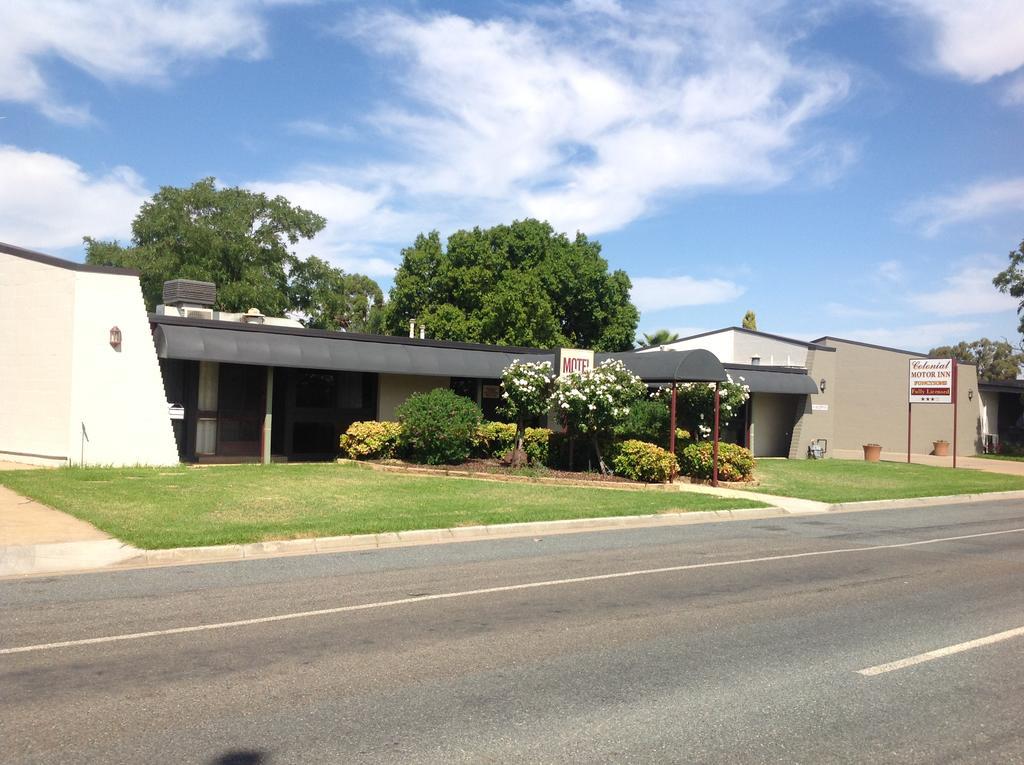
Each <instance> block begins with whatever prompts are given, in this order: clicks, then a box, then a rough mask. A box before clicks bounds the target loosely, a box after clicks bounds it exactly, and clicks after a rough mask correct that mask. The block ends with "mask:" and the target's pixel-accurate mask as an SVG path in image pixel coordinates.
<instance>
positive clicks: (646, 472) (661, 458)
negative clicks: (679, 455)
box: [613, 439, 679, 483]
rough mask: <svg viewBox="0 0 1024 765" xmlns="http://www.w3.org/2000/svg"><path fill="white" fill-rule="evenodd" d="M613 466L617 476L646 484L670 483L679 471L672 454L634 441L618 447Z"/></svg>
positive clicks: (658, 447) (645, 443) (623, 443)
mask: <svg viewBox="0 0 1024 765" xmlns="http://www.w3.org/2000/svg"><path fill="white" fill-rule="evenodd" d="M613 464H614V466H615V472H616V473H617V474H618V475H621V476H625V477H626V478H632V479H633V480H634V481H647V482H648V483H664V482H665V481H670V480H672V476H673V475H675V474H676V473H677V472H678V470H679V465H678V463H677V462H676V458H675V455H674V454H672V452H670V451H668V450H667V449H662V448H661V447H660V446H655V445H654V444H649V443H647V442H646V441H637V440H636V439H630V440H629V441H623V442H622V443H621V444H620V445H619V449H618V454H616V455H615V460H614V462H613Z"/></svg>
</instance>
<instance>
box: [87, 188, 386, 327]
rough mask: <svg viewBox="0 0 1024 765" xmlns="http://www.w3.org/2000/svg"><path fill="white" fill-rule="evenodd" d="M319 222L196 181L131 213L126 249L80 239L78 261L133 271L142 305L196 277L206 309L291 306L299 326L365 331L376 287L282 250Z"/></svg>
mask: <svg viewBox="0 0 1024 765" xmlns="http://www.w3.org/2000/svg"><path fill="white" fill-rule="evenodd" d="M325 224H326V221H325V220H324V218H323V217H321V216H320V215H317V214H316V213H314V212H311V211H309V210H305V209H303V208H301V207H297V206H295V205H292V204H291V203H290V202H289V201H288V200H287V199H285V198H284V197H281V196H277V197H268V196H267V195H265V194H260V193H257V192H254V191H250V190H248V189H242V188H238V187H230V188H217V186H216V183H215V181H214V179H213V178H204V179H203V180H201V181H198V182H197V183H194V184H193V185H192V186H189V187H187V188H178V187H174V186H164V187H163V188H161V189H160V190H159V191H158V192H157V193H156V194H154V195H153V198H152V199H150V200H149V201H148V202H145V203H144V204H143V205H142V207H141V208H140V209H139V212H138V214H137V215H136V216H135V220H134V221H133V222H132V241H131V243H130V244H129V245H127V246H123V245H121V244H119V243H117V242H104V241H98V240H96V239H93V238H91V237H85V243H86V261H87V262H89V263H93V264H98V265H111V266H121V267H125V268H134V269H137V270H138V271H140V272H141V277H140V281H141V283H142V294H143V297H144V298H145V300H146V305H147V307H148V308H149V309H150V310H152V309H153V308H154V306H156V304H157V303H159V302H160V301H161V299H162V292H163V283H164V282H165V281H167V280H168V279H198V280H200V281H208V282H213V283H215V284H216V285H217V304H216V306H215V307H216V308H218V309H219V310H222V311H246V310H248V309H249V308H258V309H260V310H261V311H263V312H264V313H266V314H268V315H273V316H282V315H284V314H285V313H288V312H297V313H300V314H302V315H303V316H304V317H305V321H306V324H307V325H308V326H313V327H320V328H324V329H339V328H352V329H354V330H363V329H366V326H367V322H368V321H369V319H370V314H371V312H372V310H373V309H374V306H376V307H377V309H378V310H379V308H380V305H381V302H382V294H381V291H380V288H379V287H378V286H377V284H376V283H375V282H374V281H373V280H372V279H370V278H369V277H366V276H362V275H360V274H346V273H344V272H343V271H342V270H341V269H339V268H335V267H334V266H331V265H330V264H329V263H327V262H325V261H323V260H320V259H319V258H315V257H311V258H309V259H307V260H302V259H300V258H299V257H297V256H296V255H295V254H294V252H292V250H291V249H290V248H291V247H293V246H294V245H296V244H297V243H298V242H299V241H300V240H303V239H312V238H313V237H314V236H316V234H317V233H318V232H320V231H321V230H322V229H323V227H324V225H325Z"/></svg>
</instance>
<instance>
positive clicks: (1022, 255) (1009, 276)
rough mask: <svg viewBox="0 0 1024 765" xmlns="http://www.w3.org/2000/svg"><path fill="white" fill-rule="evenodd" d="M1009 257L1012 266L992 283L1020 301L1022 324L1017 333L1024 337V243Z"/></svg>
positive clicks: (1019, 309)
mask: <svg viewBox="0 0 1024 765" xmlns="http://www.w3.org/2000/svg"><path fill="white" fill-rule="evenodd" d="M1008 257H1009V258H1010V265H1008V266H1007V267H1006V269H1005V270H1003V271H1000V272H999V273H998V274H996V276H995V278H994V279H993V280H992V283H993V284H994V285H995V286H996V287H997V288H998V289H999V291H1000V292H1005V293H1007V294H1008V295H1011V296H1012V297H1015V298H1017V300H1018V301H1019V302H1018V305H1017V316H1018V317H1019V318H1020V323H1019V324H1018V325H1017V331H1018V332H1020V333H1021V334H1022V335H1024V270H1022V266H1024V242H1021V243H1020V244H1019V245H1017V249H1016V250H1011V251H1010V254H1009V256H1008Z"/></svg>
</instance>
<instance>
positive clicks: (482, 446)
mask: <svg viewBox="0 0 1024 765" xmlns="http://www.w3.org/2000/svg"><path fill="white" fill-rule="evenodd" d="M515 445H516V426H515V425H513V424H512V423H509V422H483V423H481V424H480V427H479V428H477V429H476V443H475V446H476V451H477V453H478V454H480V455H481V456H484V457H494V458H495V459H498V458H500V457H502V456H504V455H505V454H507V453H508V452H510V451H512V449H514V448H515Z"/></svg>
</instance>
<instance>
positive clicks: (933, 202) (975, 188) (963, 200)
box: [898, 177, 1024, 236]
mask: <svg viewBox="0 0 1024 765" xmlns="http://www.w3.org/2000/svg"><path fill="white" fill-rule="evenodd" d="M1021 210H1024V177H1019V178H1006V179H1004V180H985V181H978V182H977V183H973V184H971V185H970V186H968V187H966V188H965V189H963V191H960V192H955V193H952V194H946V195H935V196H931V197H926V198H924V199H920V200H918V201H916V202H914V203H912V204H910V205H908V206H907V207H906V208H904V209H903V211H902V212H901V213H900V214H899V216H898V218H899V219H900V220H903V221H907V222H910V223H913V224H916V225H920V226H921V229H922V231H923V232H924V233H925V234H926V235H927V236H935V235H936V234H938V233H939V232H940V231H941V230H942V229H943V228H945V227H946V226H949V225H952V224H954V223H963V222H965V221H972V220H978V219H980V218H987V217H990V216H993V215H999V214H1001V213H1007V212H1018V211H1021Z"/></svg>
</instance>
